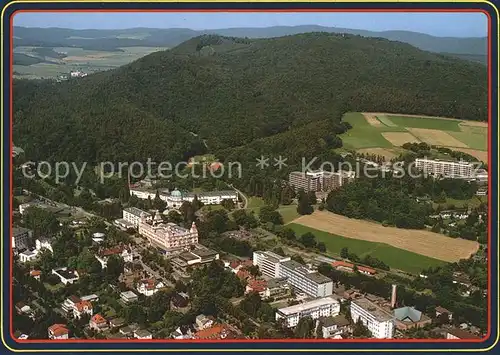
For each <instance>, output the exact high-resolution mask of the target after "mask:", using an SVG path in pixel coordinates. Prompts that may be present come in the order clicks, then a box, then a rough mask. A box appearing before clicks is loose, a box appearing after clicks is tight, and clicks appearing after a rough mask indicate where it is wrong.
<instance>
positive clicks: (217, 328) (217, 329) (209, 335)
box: [194, 324, 226, 339]
mask: <svg viewBox="0 0 500 355" xmlns="http://www.w3.org/2000/svg"><path fill="white" fill-rule="evenodd" d="M225 330H226V329H225V327H224V326H223V325H220V324H217V325H214V326H212V327H210V328H207V329H203V330H200V331H198V332H196V333H195V334H194V338H195V339H220V337H221V335H222V333H223V332H224V331H225Z"/></svg>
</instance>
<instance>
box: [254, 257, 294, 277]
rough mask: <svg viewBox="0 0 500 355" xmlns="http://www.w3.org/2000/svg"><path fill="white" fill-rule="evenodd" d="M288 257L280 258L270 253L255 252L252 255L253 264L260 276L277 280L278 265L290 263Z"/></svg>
mask: <svg viewBox="0 0 500 355" xmlns="http://www.w3.org/2000/svg"><path fill="white" fill-rule="evenodd" d="M290 260H291V259H290V257H289V256H281V255H278V254H276V253H273V252H270V251H255V252H254V253H253V264H254V265H257V266H258V267H259V270H260V272H261V273H262V275H264V276H267V277H270V278H277V277H279V274H280V264H281V263H282V262H285V261H290Z"/></svg>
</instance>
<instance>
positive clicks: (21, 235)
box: [12, 227, 33, 249]
mask: <svg viewBox="0 0 500 355" xmlns="http://www.w3.org/2000/svg"><path fill="white" fill-rule="evenodd" d="M32 238H33V231H32V230H31V229H27V228H23V227H14V228H12V248H13V249H24V248H27V247H28V246H29V244H30V242H31V240H32Z"/></svg>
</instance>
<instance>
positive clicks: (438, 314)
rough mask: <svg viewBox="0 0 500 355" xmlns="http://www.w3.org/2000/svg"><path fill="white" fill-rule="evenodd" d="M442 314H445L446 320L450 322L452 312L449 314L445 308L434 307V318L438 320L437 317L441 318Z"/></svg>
mask: <svg viewBox="0 0 500 355" xmlns="http://www.w3.org/2000/svg"><path fill="white" fill-rule="evenodd" d="M442 314H447V315H448V320H450V321H451V320H452V319H453V313H452V312H450V311H449V310H447V309H446V308H444V307H441V306H438V307H436V318H439V316H441V315H442Z"/></svg>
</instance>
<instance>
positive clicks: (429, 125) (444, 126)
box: [385, 115, 460, 132]
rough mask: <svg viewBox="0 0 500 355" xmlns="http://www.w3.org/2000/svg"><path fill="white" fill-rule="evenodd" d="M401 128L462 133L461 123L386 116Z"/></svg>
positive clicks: (428, 118) (425, 118) (424, 118)
mask: <svg viewBox="0 0 500 355" xmlns="http://www.w3.org/2000/svg"><path fill="white" fill-rule="evenodd" d="M385 117H387V118H389V119H390V121H391V122H392V123H394V124H395V125H396V126H399V127H408V128H426V129H438V130H440V131H451V132H460V126H459V125H458V124H459V123H460V122H459V121H451V120H441V119H439V118H430V117H407V116H392V115H391V116H385Z"/></svg>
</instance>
